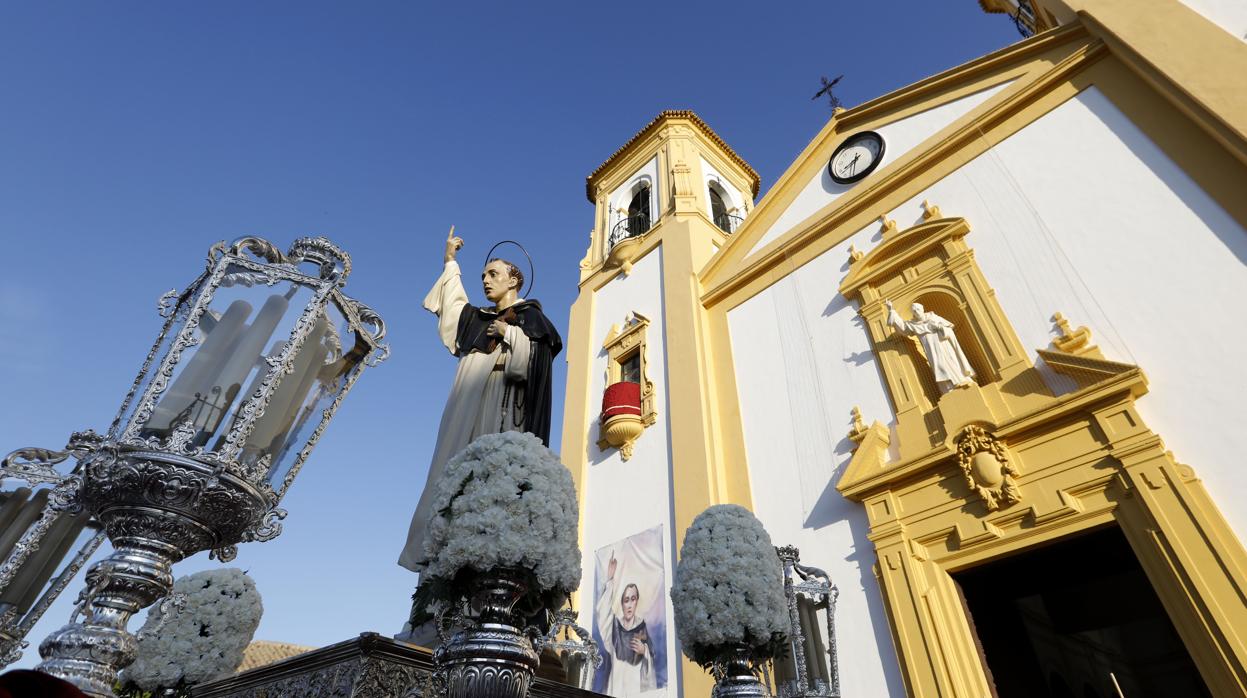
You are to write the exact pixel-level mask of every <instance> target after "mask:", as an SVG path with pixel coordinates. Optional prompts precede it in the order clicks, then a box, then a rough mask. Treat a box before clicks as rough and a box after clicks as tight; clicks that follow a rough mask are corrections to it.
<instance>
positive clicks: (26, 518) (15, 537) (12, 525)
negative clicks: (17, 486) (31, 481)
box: [0, 488, 48, 559]
mask: <svg viewBox="0 0 1247 698" xmlns="http://www.w3.org/2000/svg"><path fill="white" fill-rule="evenodd" d="M22 489H25V488H22ZM18 491H19V492H20V491H21V490H18ZM26 491H27V492H29V491H30V490H26ZM47 503H48V490H47V489H42V490H39V491H38V492H36V493H35V496H33V497H31V498H30V499H26V500H24V501H22V502H20V503H19V504H18V505H17V511H16V512H15V515H14V516H13V519H12V520H11V521H10V522H9V525H8V526H6V527H5V528H4V531H3V532H2V533H0V559H6V558H8V556H9V553H11V552H13V546H15V545H17V541H19V540H21V538H22V536H23V535H24V534H25V533H26V529H28V528H30V525H31V524H33V523H34V522H35V520H36V519H38V518H39V515H40V514H42V513H43V507H44V505H46V504H47Z"/></svg>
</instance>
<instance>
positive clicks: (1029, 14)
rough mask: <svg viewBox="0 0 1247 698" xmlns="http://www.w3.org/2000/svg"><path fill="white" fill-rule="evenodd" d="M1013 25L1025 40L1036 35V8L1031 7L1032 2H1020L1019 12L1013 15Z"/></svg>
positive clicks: (1020, 0)
mask: <svg viewBox="0 0 1247 698" xmlns="http://www.w3.org/2000/svg"><path fill="white" fill-rule="evenodd" d="M1013 25H1014V26H1015V27H1017V29H1018V33H1019V34H1021V35H1022V38H1023V39H1029V38H1030V37H1032V36H1034V35H1035V8H1034V7H1032V6H1031V3H1030V0H1018V9H1017V12H1015V13H1013Z"/></svg>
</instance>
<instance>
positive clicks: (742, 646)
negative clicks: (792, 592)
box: [671, 504, 789, 696]
mask: <svg viewBox="0 0 1247 698" xmlns="http://www.w3.org/2000/svg"><path fill="white" fill-rule="evenodd" d="M671 603H672V605H673V606H674V607H675V624H676V634H677V636H678V637H679V639H680V645H681V646H682V648H683V650H684V654H685V655H686V656H687V657H688V658H689V659H691V660H693V661H694V662H696V663H697V664H699V665H701V667H702V668H704V669H708V670H710V671H711V673H712V674H714V676H715V680H716V684H717V685H716V689H715V695H716V696H762V695H765V689H764V687H763V686H762V684H761V682H760V681H758V679H757V677H756V676H755V675H754V674H755V667H757V666H758V665H759V664H761V663H762V662H765V661H766V660H768V659H771V658H774V657H775V656H777V655H778V654H780V653H782V652H783V651H784V647H785V643H786V642H787V634H788V630H789V625H788V607H787V601H786V599H785V597H784V572H783V568H782V567H780V562H779V558H778V557H777V556H776V554H775V547H774V546H773V545H772V544H771V536H770V535H769V534H768V533H767V532H766V529H765V528H763V526H762V523H761V522H760V521H758V519H757V518H755V517H754V515H753V514H752V513H751V512H750V511H749V510H748V509H745V508H744V507H741V506H738V505H735V504H719V505H715V506H712V507H710V508H708V509H706V510H705V511H703V512H702V513H701V514H698V516H697V518H696V519H694V520H693V523H692V525H691V526H689V528H688V531H687V532H686V533H685V535H684V543H683V545H682V546H681V548H680V562H679V564H678V565H677V567H676V571H675V583H674V584H673V585H672V587H671Z"/></svg>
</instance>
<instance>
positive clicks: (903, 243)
mask: <svg viewBox="0 0 1247 698" xmlns="http://www.w3.org/2000/svg"><path fill="white" fill-rule="evenodd" d="M893 226H895V224H893ZM969 232H970V224H969V223H967V222H966V219H964V218H939V219H936V220H931V221H927V222H925V223H921V224H919V225H916V226H914V227H912V228H908V229H906V230H903V231H900V232H897V233H891V234H885V235H884V236H883V241H882V242H880V243H879V245H877V246H876V247H875V248H874V249H873V250H871V251H870V252H868V253H866V255H865V256H864V257H862V258H861V259H860V260H858V261H856V262H855V263H854V264H853V268H852V270H851V271H850V272H849V275H848V276H846V277H845V279H844V281H843V282H841V284H840V293H841V294H842V295H844V296H849V297H851V296H853V295H855V294H857V293H858V292H860V291H861V290H862V289H863V288H868V287H871V286H872V285H874V284H875V283H876V282H878V281H879V280H880V279H881V277H885V276H887V275H889V274H893V273H895V272H896V269H897V267H899V266H903V265H904V264H905V263H906V261H908V260H912V259H914V258H916V257H922V256H926V255H928V254H929V253H931V252H932V251H933V250H936V249H937V248H940V247H943V246H945V245H947V244H950V243H953V242H955V241H959V240H961V238H963V237H965V236H966V234H967V233H969ZM960 251H962V250H945V251H944V255H945V256H951V255H952V254H956V253H958V252H960ZM871 300H873V299H871Z"/></svg>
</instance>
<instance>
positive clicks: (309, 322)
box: [38, 236, 389, 697]
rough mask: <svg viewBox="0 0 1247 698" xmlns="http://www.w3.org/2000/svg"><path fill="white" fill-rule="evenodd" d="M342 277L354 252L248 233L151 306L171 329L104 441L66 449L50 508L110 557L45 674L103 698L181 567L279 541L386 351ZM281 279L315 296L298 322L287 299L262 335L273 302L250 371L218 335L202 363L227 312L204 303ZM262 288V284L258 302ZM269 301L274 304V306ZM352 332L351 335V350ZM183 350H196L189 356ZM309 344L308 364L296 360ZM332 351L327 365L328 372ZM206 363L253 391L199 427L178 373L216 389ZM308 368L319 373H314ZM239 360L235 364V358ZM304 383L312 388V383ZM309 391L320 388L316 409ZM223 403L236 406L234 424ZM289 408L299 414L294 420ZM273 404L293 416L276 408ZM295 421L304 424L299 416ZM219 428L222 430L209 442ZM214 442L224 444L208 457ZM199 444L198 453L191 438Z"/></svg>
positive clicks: (46, 651)
mask: <svg viewBox="0 0 1247 698" xmlns="http://www.w3.org/2000/svg"><path fill="white" fill-rule="evenodd" d="M303 264H313V265H315V267H316V273H315V274H309V273H307V272H305V271H304V270H303V269H301V268H300V265H303ZM350 272H351V260H350V256H349V255H347V254H346V252H344V251H343V250H342V249H341V248H339V247H338V246H337V245H335V244H334V243H332V242H331V241H329V240H328V239H326V238H323V237H314V238H301V239H299V240H296V241H295V242H294V243H293V244H292V245H291V246H290V248H289V250H288V251H287V252H285V253H284V254H283V253H282V252H281V251H280V250H278V249H277V248H276V247H275V246H274V245H273V244H272V243H270V242H268V241H266V240H263V239H261V238H257V237H250V236H249V237H243V238H239V239H238V240H236V241H234V242H233V243H231V244H226V243H224V242H221V243H217V244H216V245H213V246H212V248H211V249H210V250H209V253H208V259H207V266H206V269H205V270H204V272H203V273H202V274H201V275H200V276H199V277H198V278H197V279H196V280H195V281H194V282H192V283H191V284H190V286H188V287H187V288H186V290H185V291H183V292H181V293H180V294H179V293H178V292H177V291H176V290H174V291H170V292H169V293H166V294H165V295H164V296H162V297H161V299H160V301H159V302H158V308H159V310H160V314H161V315H162V316H163V317H165V318H166V321H165V323H164V326H163V328H162V329H161V331H160V333H159V335H158V336H157V338H156V342H155V343H154V344H153V345H152V349H151V350H150V351H149V352H148V354H147V358H146V359H145V360H144V363H143V366H142V368H141V369H140V371H139V374H138V376H137V377H136V378H135V381H134V383H133V385H132V386H131V387H130V390H129V392H128V393H127V394H126V397H125V399H124V400H123V401H122V404H121V407H120V409H119V410H118V412H117V415H116V417H115V418H114V419H113V422H112V425H111V426H110V428H109V430H108V432H107V434H106V436H103V437H100V436H97V435H94V434H91V438H90V439H86V440H85V445H84V446H83V447H82V448H80V450H79V451H78V452H75V453H74V455H75V456H76V457H77V459H78V461H79V466H78V467H77V468H76V469H75V471H74V473H73V474H71V475H70V476H69V477H67V478H66V479H65V481H64V482H62V483H61V484H60V485H58V486H57V491H58V492H59V494H58V495H57V501H58V506H63V507H73V508H81V509H83V510H85V511H86V512H87V513H89V514H90V515H91V516H93V517H94V518H95V519H97V520H98V521H99V522H100V524H101V525H102V526H103V527H104V530H105V532H106V533H107V535H108V538H109V540H110V541H111V542H112V544H113V547H114V549H115V550H114V552H113V554H112V555H110V556H109V557H107V558H105V559H104V560H101V561H100V562H98V563H96V564H95V565H93V566H92V567H91V569H90V570H89V571H88V573H87V577H86V586H87V588H86V589H85V590H84V591H83V592H82V594H81V595H80V603H79V605H78V607H77V608H76V609H75V611H74V613H73V614H72V616H71V618H70V623H69V624H68V625H66V626H64V627H63V628H61V629H60V630H58V631H56V632H55V633H53V634H52V635H50V636H49V637H48V638H47V639H45V640H44V641H43V643H42V644H41V645H40V648H39V651H40V654H41V655H42V657H43V659H44V661H43V663H41V664H40V665H39V667H38V669H40V670H41V671H44V672H46V673H49V674H52V675H54V676H58V677H60V678H62V679H65V680H67V681H69V682H70V683H73V684H74V685H75V686H77V687H78V688H79V689H81V690H82V691H83V692H85V693H87V694H88V695H92V696H101V697H103V696H111V695H112V684H113V682H114V681H115V679H116V676H117V672H118V671H120V669H121V668H123V667H125V666H126V665H128V664H130V663H131V662H132V661H133V659H134V652H135V640H134V636H133V635H131V634H130V633H129V632H128V630H127V629H126V626H127V624H128V622H129V619H130V617H131V616H132V615H133V614H134V613H137V612H138V611H139V610H141V609H143V608H146V607H147V606H149V605H151V604H152V603H154V602H156V601H157V600H159V599H161V598H163V597H165V596H166V595H168V593H169V592H170V590H171V588H172V584H173V575H172V565H173V564H174V563H176V562H178V561H179V560H182V559H183V558H185V557H187V556H189V555H192V554H194V553H197V552H200V551H202V550H211V551H212V556H213V557H215V558H217V559H220V560H222V561H228V560H231V559H233V558H234V556H235V555H236V554H237V545H238V544H239V543H244V542H250V541H267V540H272V539H273V538H275V537H277V536H278V535H279V534H280V533H281V529H282V524H281V520H282V519H284V518H285V517H286V511H285V510H284V509H282V508H280V507H279V506H278V504H279V503H280V502H281V500H282V498H283V497H284V496H285V494H286V492H287V490H288V489H289V488H290V486H291V484H292V483H293V481H294V479H295V478H296V477H297V476H298V474H299V471H300V470H301V469H302V467H303V465H304V464H305V462H306V461H307V458H308V456H309V455H310V454H311V452H312V450H313V449H314V448H315V446H316V443H317V442H318V441H319V440H320V438H321V436H322V435H323V433H324V431H325V428H326V427H327V426H328V424H329V422H330V421H331V420H332V419H333V416H334V415H335V414H336V412H337V410H338V408H339V407H340V406H341V404H342V401H343V399H344V398H345V397H346V395H347V393H349V392H350V390H351V388H352V387H353V386H354V384H355V382H356V381H357V380H358V379H359V376H360V375H362V373H363V371H364V370H365V369H366V368H368V367H371V366H375V365H377V364H379V363H380V362H381V361H384V360H385V358H386V357H387V356H388V355H389V348H388V347H387V346H386V345H385V344H384V343H383V342H382V340H383V339H384V338H385V333H386V330H385V323H384V322H383V321H382V320H381V318H380V317H379V316H378V315H377V313H376V312H375V311H373V310H372V309H371V308H369V307H368V306H366V305H364V304H363V303H360V302H359V301H357V300H354V299H352V298H350V297H348V296H346V295H345V294H343V292H342V287H343V285H344V284H345V283H346V280H347V277H348V276H349V275H350ZM283 282H284V283H285V284H286V285H287V286H288V287H289V288H290V290H289V292H288V295H286V296H285V300H286V302H287V303H288V302H289V301H290V300H291V299H292V298H293V297H294V296H295V295H296V293H297V292H298V291H299V290H300V289H308V290H310V298H309V299H308V300H307V302H306V303H305V304H304V305H303V306H302V308H301V309H300V310H298V315H297V316H296V315H294V314H293V311H294V310H295V309H296V307H297V306H296V305H295V304H288V305H282V302H281V300H280V299H277V301H278V303H277V305H276V306H274V310H273V313H272V314H270V315H269V316H268V321H269V323H268V324H264V325H263V326H261V321H260V318H261V316H262V315H264V313H265V312H266V311H267V308H268V306H267V305H266V307H265V308H264V309H261V310H260V312H259V314H257V315H256V319H255V321H254V322H253V323H252V324H251V325H247V326H246V328H247V330H248V331H250V330H254V331H255V332H254V334H250V335H249V337H250V338H251V339H258V340H259V345H258V346H259V349H258V358H256V359H255V363H253V364H251V365H247V364H246V363H245V361H247V360H250V358H249V357H251V356H255V354H254V353H252V352H251V351H250V350H248V351H246V352H243V351H241V350H240V345H239V343H238V342H233V341H230V342H226V341H225V340H222V342H223V343H222V347H223V348H222V347H218V349H219V351H218V352H217V353H210V354H205V355H204V356H203V357H200V356H199V355H198V351H199V348H200V347H199V345H200V344H201V343H205V344H206V339H207V336H208V335H209V334H210V332H211V331H212V330H213V329H214V328H216V327H218V326H219V325H218V324H216V323H220V322H223V321H224V319H223V318H224V317H225V313H224V312H223V313H222V314H221V315H220V316H218V315H216V314H214V312H213V308H212V302H213V300H214V298H216V297H217V294H218V292H219V291H220V290H221V289H222V288H224V287H233V286H235V285H240V284H241V285H242V286H245V287H247V288H251V287H256V286H261V287H268V288H270V289H271V288H273V287H275V286H277V285H278V284H281V283H283ZM262 292H263V288H260V289H258V290H257V291H256V293H262ZM248 295H250V294H249V293H248ZM274 298H276V297H275V296H270V298H269V301H272V300H273V299H274ZM269 301H266V304H267V302H269ZM237 302H238V301H237V300H236V301H234V303H235V304H236V303H237ZM331 305H332V306H333V307H335V308H336V309H337V312H338V314H340V315H341V318H339V319H340V320H341V321H342V323H343V325H342V328H341V329H343V330H345V332H339V327H338V325H337V324H336V323H337V320H335V321H334V324H332V325H331V324H330V323H329V322H328V321H329V320H330V319H331V318H332V314H331V312H330V310H329V308H330V306H331ZM233 307H234V306H233V305H231V309H232V308H233ZM243 307H244V308H245V309H244V310H240V317H238V318H235V319H236V320H237V322H238V323H243V322H246V320H247V319H248V318H249V317H250V312H251V306H250V305H249V304H246V303H244V304H243ZM288 311H290V312H288ZM242 313H245V315H242ZM287 320H292V321H293V325H292V327H291V329H290V330H289V331H288V334H287V333H286V331H284V330H283V331H281V332H278V331H277V328H278V326H279V325H282V323H284V322H286V321H287ZM234 327H235V329H238V328H240V327H241V325H239V324H236V325H235V326H234ZM318 327H319V328H320V329H317V328H318ZM201 330H202V331H201ZM347 335H349V336H350V337H351V339H353V344H351V345H350V346H349V347H348V346H347V343H346V342H345V337H346V336H347ZM231 336H237V335H231ZM314 336H315V337H316V339H314V340H313V339H311V338H312V337H314ZM273 338H283V339H284V340H285V341H281V342H278V343H277V344H274V345H273V346H274V347H275V348H274V349H273V350H271V351H270V353H268V354H266V353H265V350H264V347H266V346H268V343H269V341H270V340H271V339H273ZM325 338H329V341H327V342H326V343H325V344H324V345H312V344H309V341H315V342H321V341H322V340H324V339H325ZM166 347H167V348H166ZM192 347H196V349H195V350H194V351H191V348H192ZM255 348H256V345H251V349H255ZM305 348H307V349H309V350H311V351H310V353H307V354H301V352H303V350H304V349H305ZM318 350H319V353H318ZM331 350H332V352H334V353H336V356H333V357H332V358H333V361H332V362H326V361H325V360H326V359H327V358H330V351H331ZM200 358H202V359H203V362H202V363H203V366H204V367H206V366H208V365H209V364H210V363H211V362H212V361H219V362H223V363H222V364H215V366H216V368H217V369H219V368H220V367H221V365H231V366H234V367H235V368H238V367H242V368H241V371H242V373H241V374H239V375H241V376H242V377H243V378H245V377H246V376H247V375H250V374H251V371H252V370H255V371H256V374H255V379H254V380H253V381H252V382H251V384H250V386H249V387H248V388H247V390H246V392H241V391H240V390H239V388H241V383H237V384H235V385H234V387H233V388H231V392H230V393H229V394H227V395H225V399H226V402H225V403H223V406H221V407H220V409H219V419H217V420H216V421H215V423H214V424H215V425H214V426H213V427H212V428H211V429H210V430H208V429H205V428H204V425H200V424H198V423H197V420H198V419H199V417H198V416H195V413H194V412H193V410H192V408H193V407H194V406H195V404H196V402H199V401H201V400H203V399H204V398H203V395H201V393H199V392H196V393H194V400H193V401H192V402H191V403H190V405H189V406H187V407H186V408H185V409H182V408H181V402H184V401H185V399H186V392H187V391H185V390H183V391H182V392H180V393H179V392H178V391H175V390H173V388H174V387H176V386H177V383H176V381H175V376H180V375H181V374H180V373H179V369H182V368H185V367H188V366H189V367H192V368H186V370H188V371H192V377H191V378H188V379H187V380H188V383H194V382H196V381H198V380H199V378H200V377H203V378H208V379H211V380H208V381H207V382H208V383H213V382H215V381H216V380H217V379H219V378H220V376H219V375H217V374H216V373H214V372H213V370H210V369H208V368H204V370H203V371H202V372H201V373H194V371H193V370H192V369H194V370H198V368H195V367H196V366H197V364H196V360H197V359H200ZM317 358H319V359H320V361H321V363H315V361H316V359H317ZM235 359H238V360H241V361H243V362H244V363H235ZM300 361H302V362H303V363H302V364H299V362H300ZM183 362H186V363H185V364H183ZM334 364H340V365H339V366H336V367H335V368H334V369H333V371H330V376H331V378H330V380H329V381H324V379H323V377H322V375H321V374H322V372H323V371H324V370H325V368H326V366H332V365H334ZM296 369H297V370H296ZM334 371H340V372H336V373H335V372H334ZM312 378H316V379H317V380H316V381H315V385H313V381H312ZM286 380H292V381H296V382H295V383H292V384H291V385H294V386H295V388H294V389H293V392H290V391H287V393H286V397H287V398H288V402H287V403H284V404H282V403H279V405H278V408H277V411H275V412H274V415H275V416H280V415H285V416H288V417H291V420H282V423H283V424H284V426H279V427H278V428H277V430H276V435H275V436H274V437H273V438H272V439H271V440H270V442H269V443H268V444H266V445H263V446H262V447H259V448H254V445H251V444H250V442H249V441H248V437H249V436H251V434H252V432H253V430H254V429H255V428H256V425H257V424H258V423H259V420H261V419H262V418H263V417H264V415H265V411H266V409H267V408H269V407H270V406H271V401H272V400H273V398H274V396H275V395H276V394H278V391H279V389H281V388H285V387H288V386H287V385H286V384H284V381H286ZM314 388H316V389H318V391H317V392H316V393H315V397H314V398H313V399H312V401H311V402H310V403H309V402H308V401H307V400H308V397H309V396H311V395H313V392H312V391H313V389H314ZM304 389H306V391H307V392H306V393H303V392H302V391H303V390H304ZM219 390H220V386H215V387H214V392H216V391H219ZM165 397H169V398H170V400H171V401H172V402H173V404H172V405H171V406H170V407H169V408H168V409H165V410H164V412H163V414H162V415H161V419H165V420H166V421H167V427H160V429H159V430H161V431H163V432H164V433H155V434H153V433H151V432H153V431H157V429H155V428H153V426H152V424H153V418H154V416H155V415H156V414H157V411H158V409H161V408H163V407H164V406H163V404H162V403H161V400H162V399H163V398H165ZM235 399H236V400H235ZM324 400H328V404H327V405H326V404H323V401H324ZM231 405H234V406H236V408H235V410H234V411H233V412H232V414H231V413H230V407H231ZM292 406H293V407H294V408H295V412H293V413H292V412H289V411H288V410H289V408H290V407H292ZM282 407H285V408H286V409H287V411H286V412H282ZM174 409H177V410H178V411H176V412H175V411H174ZM317 410H319V412H320V415H319V421H317V422H316V425H315V427H314V428H313V429H312V431H311V432H310V434H307V435H306V436H303V435H302V434H303V431H302V430H303V427H304V426H308V425H310V420H311V419H312V418H313V417H314V415H315V412H316V411H317ZM200 415H202V413H200ZM294 415H301V416H302V418H303V419H304V421H299V420H294V419H293V417H294ZM210 417H211V415H210ZM227 419H229V420H230V421H229V422H228V424H227V423H226V420H227ZM205 425H206V421H205ZM222 425H224V430H223V431H220V432H218V431H217V427H219V426H222ZM270 426H271V424H270ZM145 430H146V433H145ZM266 433H267V432H266ZM205 434H206V437H205ZM214 436H217V437H219V438H218V440H217V442H216V444H215V445H213V446H211V447H209V446H208V442H209V441H210V440H211V438H212V437H214ZM200 438H204V442H203V443H202V444H198V443H196V442H197V441H198V440H199V439H200ZM279 442H280V443H279ZM249 445H250V446H252V447H253V448H254V454H255V455H256V457H255V458H254V459H253V460H250V461H249V460H248V459H247V458H246V457H244V454H245V451H246V449H247V448H248V447H249ZM288 454H294V455H293V460H292V461H290V463H289V469H288V470H286V471H285V472H281V471H280V470H279V468H280V467H281V466H282V465H283V463H285V458H284V457H285V456H286V455H288ZM278 474H280V478H277V475H278ZM79 616H81V617H82V619H81V621H80V620H79Z"/></svg>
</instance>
